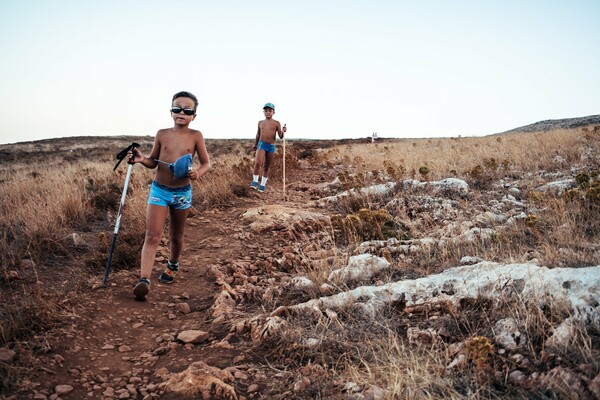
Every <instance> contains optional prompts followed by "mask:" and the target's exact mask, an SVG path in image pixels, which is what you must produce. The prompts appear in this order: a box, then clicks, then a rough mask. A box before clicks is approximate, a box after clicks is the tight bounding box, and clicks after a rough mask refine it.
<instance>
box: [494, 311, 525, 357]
mask: <svg viewBox="0 0 600 400" xmlns="http://www.w3.org/2000/svg"><path fill="white" fill-rule="evenodd" d="M494 332H495V335H494V341H495V342H496V343H498V344H499V345H500V346H502V347H504V348H505V349H508V350H516V349H517V348H521V347H523V346H524V345H525V344H526V340H527V339H526V337H525V335H523V334H521V331H519V326H518V324H517V321H515V320H514V319H513V318H504V319H501V320H498V321H497V322H496V325H495V326H494Z"/></svg>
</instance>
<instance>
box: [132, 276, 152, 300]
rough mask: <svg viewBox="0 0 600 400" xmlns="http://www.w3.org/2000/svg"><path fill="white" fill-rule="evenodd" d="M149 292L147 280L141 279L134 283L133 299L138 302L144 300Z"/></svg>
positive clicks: (148, 281)
mask: <svg viewBox="0 0 600 400" xmlns="http://www.w3.org/2000/svg"><path fill="white" fill-rule="evenodd" d="M149 291H150V280H149V279H147V278H142V279H140V280H139V281H138V283H136V285H135V287H134V288H133V294H134V296H135V299H136V300H138V301H144V300H146V295H147V294H148V292H149Z"/></svg>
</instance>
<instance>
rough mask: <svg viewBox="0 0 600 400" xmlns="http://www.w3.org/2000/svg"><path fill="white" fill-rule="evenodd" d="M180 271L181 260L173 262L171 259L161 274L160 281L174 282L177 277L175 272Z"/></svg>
mask: <svg viewBox="0 0 600 400" xmlns="http://www.w3.org/2000/svg"><path fill="white" fill-rule="evenodd" d="M177 271H179V261H177V262H175V263H172V262H171V261H169V262H167V268H165V270H164V271H163V273H162V274H160V278H158V280H159V281H161V282H162V283H173V279H175V274H176V273H177Z"/></svg>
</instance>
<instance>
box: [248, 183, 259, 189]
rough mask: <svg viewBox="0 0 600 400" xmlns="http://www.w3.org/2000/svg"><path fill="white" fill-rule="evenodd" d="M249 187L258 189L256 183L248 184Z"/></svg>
mask: <svg viewBox="0 0 600 400" xmlns="http://www.w3.org/2000/svg"><path fill="white" fill-rule="evenodd" d="M250 187H251V188H252V189H257V188H258V182H254V181H252V183H250Z"/></svg>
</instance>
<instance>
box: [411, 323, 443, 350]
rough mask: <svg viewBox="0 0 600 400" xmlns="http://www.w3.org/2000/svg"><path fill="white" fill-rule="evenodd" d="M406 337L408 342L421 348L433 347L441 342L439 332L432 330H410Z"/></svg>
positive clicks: (413, 328)
mask: <svg viewBox="0 0 600 400" xmlns="http://www.w3.org/2000/svg"><path fill="white" fill-rule="evenodd" d="M406 335H407V337H408V342H409V343H412V344H417V345H420V346H432V345H434V344H435V343H437V342H438V341H439V336H438V334H437V332H436V331H435V330H434V329H432V328H428V329H419V328H416V327H411V328H408V330H407V332H406Z"/></svg>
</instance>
